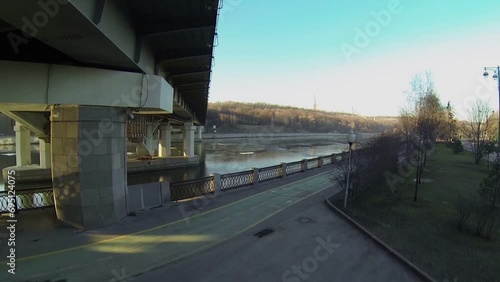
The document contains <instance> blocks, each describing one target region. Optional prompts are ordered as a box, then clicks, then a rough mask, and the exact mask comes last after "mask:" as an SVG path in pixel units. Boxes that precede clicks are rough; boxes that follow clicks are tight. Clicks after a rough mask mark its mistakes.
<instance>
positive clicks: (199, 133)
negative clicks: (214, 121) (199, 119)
mask: <svg viewBox="0 0 500 282" xmlns="http://www.w3.org/2000/svg"><path fill="white" fill-rule="evenodd" d="M202 133H203V126H197V127H196V140H198V141H201V140H203V135H202Z"/></svg>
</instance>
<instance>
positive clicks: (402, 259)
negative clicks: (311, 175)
mask: <svg viewBox="0 0 500 282" xmlns="http://www.w3.org/2000/svg"><path fill="white" fill-rule="evenodd" d="M325 205H326V206H327V207H328V208H329V209H330V210H332V211H334V212H336V213H337V214H339V215H340V216H341V217H342V218H343V219H345V220H346V221H347V222H349V223H350V224H351V225H352V226H354V227H355V228H357V229H358V230H359V231H361V232H362V233H364V234H365V235H367V236H368V237H369V238H370V239H371V240H373V241H374V242H375V243H377V244H378V245H380V246H381V247H382V248H383V249H385V250H386V251H387V252H389V253H390V254H391V255H392V256H393V257H395V258H396V259H397V260H399V261H400V262H401V263H403V264H404V265H406V266H408V267H409V268H410V269H411V270H412V271H413V272H414V273H415V274H416V275H417V276H419V277H420V278H423V279H424V280H425V281H429V282H437V280H435V279H434V278H432V277H431V276H429V275H428V274H427V273H425V272H424V271H423V270H421V269H420V268H418V267H417V266H416V265H415V264H413V263H412V262H410V261H409V260H407V259H406V258H405V257H403V256H402V255H401V254H400V253H398V252H397V251H396V250H394V249H393V248H391V247H390V246H389V245H387V244H386V243H384V242H383V241H382V240H380V239H379V238H377V237H376V236H375V235H373V234H372V233H371V232H370V231H368V230H367V229H366V228H364V227H363V226H361V225H360V224H359V223H357V222H356V221H355V220H354V219H352V218H351V217H350V216H348V215H347V214H345V213H344V212H343V211H341V210H340V209H339V208H337V207H336V206H335V205H334V204H332V203H331V202H330V200H329V199H328V198H327V199H325Z"/></svg>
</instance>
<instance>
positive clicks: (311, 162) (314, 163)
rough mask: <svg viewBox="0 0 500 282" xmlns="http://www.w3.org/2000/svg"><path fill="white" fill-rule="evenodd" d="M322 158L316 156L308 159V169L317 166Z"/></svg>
mask: <svg viewBox="0 0 500 282" xmlns="http://www.w3.org/2000/svg"><path fill="white" fill-rule="evenodd" d="M319 160H320V158H314V159H309V160H307V169H311V168H317V167H318V166H319Z"/></svg>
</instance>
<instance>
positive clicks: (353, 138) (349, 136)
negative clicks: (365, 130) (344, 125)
mask: <svg viewBox="0 0 500 282" xmlns="http://www.w3.org/2000/svg"><path fill="white" fill-rule="evenodd" d="M354 141H356V134H354V132H353V131H352V129H351V131H350V132H349V134H347V143H349V145H352V143H354Z"/></svg>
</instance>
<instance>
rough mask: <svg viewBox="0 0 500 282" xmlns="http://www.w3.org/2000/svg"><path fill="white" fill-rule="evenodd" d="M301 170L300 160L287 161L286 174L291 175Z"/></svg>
mask: <svg viewBox="0 0 500 282" xmlns="http://www.w3.org/2000/svg"><path fill="white" fill-rule="evenodd" d="M301 171H302V161H296V162H292V163H287V165H286V175H291V174H294V173H297V172H301Z"/></svg>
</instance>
